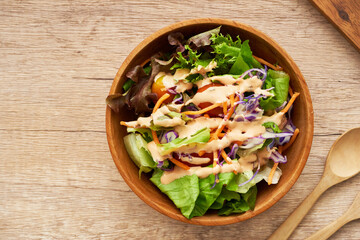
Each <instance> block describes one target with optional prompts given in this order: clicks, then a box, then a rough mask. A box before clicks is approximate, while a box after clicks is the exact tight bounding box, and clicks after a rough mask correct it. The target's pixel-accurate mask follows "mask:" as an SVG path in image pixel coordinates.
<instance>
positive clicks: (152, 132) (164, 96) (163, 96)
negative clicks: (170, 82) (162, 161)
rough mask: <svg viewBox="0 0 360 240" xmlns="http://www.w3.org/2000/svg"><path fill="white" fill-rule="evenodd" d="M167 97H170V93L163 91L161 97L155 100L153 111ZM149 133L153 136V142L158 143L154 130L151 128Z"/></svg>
mask: <svg viewBox="0 0 360 240" xmlns="http://www.w3.org/2000/svg"><path fill="white" fill-rule="evenodd" d="M168 97H170V94H168V93H165V94H164V95H162V96H161V98H159V100H158V101H157V102H156V104H155V107H154V109H153V113H154V112H156V110H158V109H159V107H160V106H161V104H162V103H163V102H164V101H165V100H166V99H167V98H168ZM151 135H152V137H153V139H154V142H155V143H156V144H160V141H159V138H158V137H157V135H156V132H155V131H154V130H151Z"/></svg>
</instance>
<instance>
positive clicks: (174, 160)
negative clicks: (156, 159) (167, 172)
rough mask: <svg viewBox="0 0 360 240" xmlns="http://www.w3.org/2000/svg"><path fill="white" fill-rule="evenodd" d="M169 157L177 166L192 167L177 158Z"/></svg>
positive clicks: (187, 168)
mask: <svg viewBox="0 0 360 240" xmlns="http://www.w3.org/2000/svg"><path fill="white" fill-rule="evenodd" d="M169 159H170V161H171V162H172V163H173V164H175V165H176V166H178V167H181V168H182V169H185V170H190V167H189V166H188V165H186V164H184V163H182V162H180V161H178V160H176V159H175V158H169Z"/></svg>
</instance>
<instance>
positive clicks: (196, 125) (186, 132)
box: [174, 117, 222, 138]
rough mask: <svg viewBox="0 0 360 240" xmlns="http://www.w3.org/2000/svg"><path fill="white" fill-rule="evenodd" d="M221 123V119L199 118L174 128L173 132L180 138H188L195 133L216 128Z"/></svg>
mask: <svg viewBox="0 0 360 240" xmlns="http://www.w3.org/2000/svg"><path fill="white" fill-rule="evenodd" d="M221 121H222V118H206V117H199V118H195V119H194V120H191V121H189V122H187V124H186V125H183V126H176V127H175V129H174V130H175V131H176V132H177V133H178V134H179V137H180V138H184V137H190V136H191V135H193V134H194V133H196V132H197V131H199V130H201V129H203V128H205V127H207V128H217V127H218V126H219V125H220V123H221Z"/></svg>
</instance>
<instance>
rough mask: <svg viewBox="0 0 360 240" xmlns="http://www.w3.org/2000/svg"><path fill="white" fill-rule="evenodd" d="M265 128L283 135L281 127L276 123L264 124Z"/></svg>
mask: <svg viewBox="0 0 360 240" xmlns="http://www.w3.org/2000/svg"><path fill="white" fill-rule="evenodd" d="M263 126H264V127H265V128H270V129H272V130H273V131H274V133H281V132H282V130H281V129H280V128H279V126H278V125H277V124H276V123H274V122H266V123H263Z"/></svg>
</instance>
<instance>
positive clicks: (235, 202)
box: [218, 186, 257, 215]
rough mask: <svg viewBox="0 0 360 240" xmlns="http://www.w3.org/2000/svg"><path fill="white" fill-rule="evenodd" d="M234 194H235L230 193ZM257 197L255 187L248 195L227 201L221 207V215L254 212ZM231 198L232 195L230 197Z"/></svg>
mask: <svg viewBox="0 0 360 240" xmlns="http://www.w3.org/2000/svg"><path fill="white" fill-rule="evenodd" d="M229 193H233V192H229ZM256 196H257V188H256V186H253V187H252V188H250V189H249V190H248V191H247V192H246V193H244V194H241V198H240V195H239V197H238V198H232V199H229V200H228V199H226V200H227V202H226V203H225V204H224V205H223V206H222V207H221V209H220V210H219V212H218V214H219V215H229V214H231V213H243V212H246V211H248V210H254V208H255V202H256ZM229 198H230V195H229Z"/></svg>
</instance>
